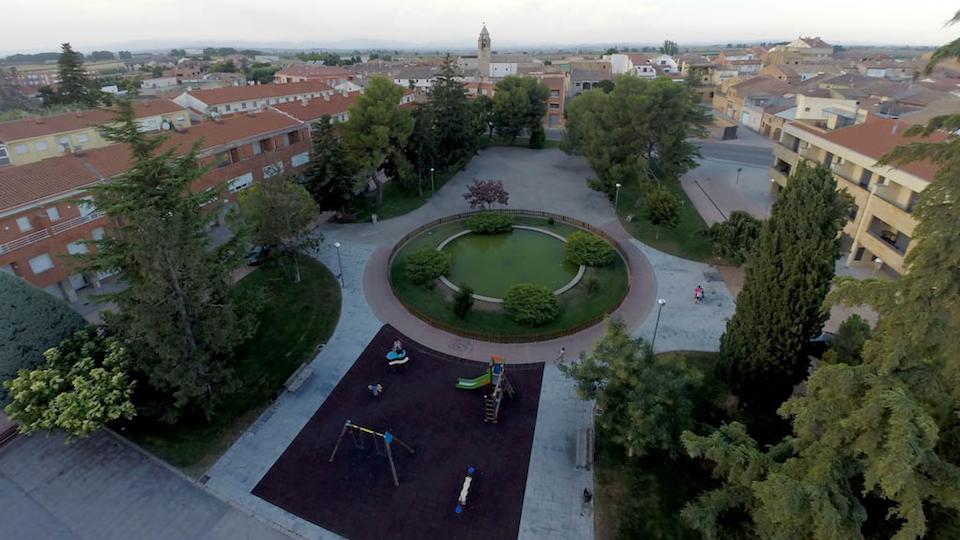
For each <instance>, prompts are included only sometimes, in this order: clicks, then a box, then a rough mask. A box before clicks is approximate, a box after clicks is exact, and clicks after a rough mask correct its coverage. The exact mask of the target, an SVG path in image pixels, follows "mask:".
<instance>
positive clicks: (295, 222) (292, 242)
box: [237, 171, 323, 283]
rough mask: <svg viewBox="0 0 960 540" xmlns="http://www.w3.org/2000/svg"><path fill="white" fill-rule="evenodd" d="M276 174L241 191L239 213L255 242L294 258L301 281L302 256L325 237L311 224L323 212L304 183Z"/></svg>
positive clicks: (294, 268) (273, 251) (283, 255)
mask: <svg viewBox="0 0 960 540" xmlns="http://www.w3.org/2000/svg"><path fill="white" fill-rule="evenodd" d="M278 173H279V171H278V172H277V174H274V175H273V176H271V177H270V178H265V179H263V180H261V181H260V182H257V183H255V184H254V185H253V186H252V187H251V188H250V189H247V190H244V191H242V192H240V195H239V197H238V198H237V202H239V203H240V204H239V206H240V216H241V217H242V218H243V221H244V222H245V223H246V224H247V225H248V226H249V227H250V229H251V231H252V233H253V241H254V243H255V244H256V245H259V246H266V247H268V248H269V250H270V253H271V254H275V255H277V256H280V257H289V258H290V260H291V261H293V275H294V281H295V282H297V283H300V255H301V254H302V253H303V251H304V250H307V249H311V248H316V247H317V246H318V245H320V242H321V241H322V238H323V237H322V236H318V235H315V234H314V233H313V230H312V229H310V228H309V226H310V224H311V223H312V222H313V221H314V220H315V219H316V218H317V216H319V215H320V207H319V205H317V201H315V200H314V199H313V197H311V196H310V192H309V191H307V190H306V189H304V188H303V187H302V186H299V185H297V184H294V183H293V182H291V181H290V180H289V179H287V178H285V177H284V176H283V175H281V174H278Z"/></svg>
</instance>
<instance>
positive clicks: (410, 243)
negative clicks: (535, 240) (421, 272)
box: [390, 212, 629, 342]
mask: <svg viewBox="0 0 960 540" xmlns="http://www.w3.org/2000/svg"><path fill="white" fill-rule="evenodd" d="M531 214H542V213H539V212H531ZM513 217H514V224H516V225H526V226H531V227H536V228H538V229H542V230H545V231H549V232H552V233H555V234H558V235H560V236H563V237H564V238H566V237H569V236H570V235H571V234H573V233H574V232H576V231H581V230H584V229H582V228H580V227H577V226H574V225H572V224H570V223H565V222H563V221H562V219H565V218H563V217H562V216H556V219H555V220H554V222H553V223H550V222H549V221H548V219H547V216H545V215H543V216H542V217H537V216H534V215H514V216H513ZM570 221H574V220H570ZM464 230H467V227H466V223H465V221H464V220H463V219H457V220H453V221H449V222H445V223H442V224H438V225H436V226H434V227H432V228H428V229H426V230H423V231H421V232H420V233H419V234H417V235H415V236H414V237H413V238H410V239H409V240H407V241H406V242H403V241H401V243H400V244H398V248H395V249H396V252H395V254H394V256H393V258H392V260H391V264H390V281H391V285H392V288H393V291H394V294H396V295H397V298H398V299H399V300H400V301H401V303H402V304H404V305H405V307H407V309H408V310H410V311H411V312H412V313H413V314H414V315H416V316H418V317H419V318H420V319H422V320H424V321H425V322H427V323H429V324H431V325H433V326H436V327H438V328H440V329H442V330H445V331H448V332H451V333H455V334H458V335H461V336H464V337H469V338H472V339H480V340H484V341H498V342H526V341H540V340H545V339H552V338H555V337H561V336H563V335H569V334H572V333H575V332H578V331H580V330H583V329H584V328H587V327H589V326H592V325H594V324H597V323H599V322H601V321H602V319H603V316H604V315H606V314H609V313H611V312H613V311H614V310H615V309H616V308H617V307H618V306H619V305H620V302H621V301H622V300H623V298H624V297H625V296H626V294H627V291H628V290H629V268H628V267H627V264H626V262H625V261H624V258H623V256H622V255H620V254H619V253H618V256H617V257H615V258H614V262H613V263H612V264H610V265H608V266H605V267H601V268H587V269H586V271H585V274H584V276H583V278H582V279H581V280H580V281H579V282H578V283H577V284H576V286H574V287H573V288H571V289H570V290H568V291H566V292H564V293H563V294H561V295H560V296H558V297H557V300H558V303H559V307H560V314H559V315H558V316H557V318H556V319H554V320H552V321H551V322H549V323H547V324H545V325H543V326H539V327H525V326H521V325H519V324H517V323H515V322H514V321H512V320H511V319H509V318H508V317H507V316H505V315H504V314H503V313H501V312H499V311H498V310H485V309H478V307H476V306H475V307H474V308H473V309H472V310H470V312H468V313H467V316H466V317H465V318H463V319H458V318H456V317H454V315H453V308H452V303H451V302H450V298H449V296H450V295H449V294H448V293H445V291H444V289H446V287H445V286H444V285H442V284H441V283H440V282H439V281H437V282H436V283H435V284H434V286H433V287H427V286H422V285H416V284H414V283H412V282H411V281H409V280H408V279H407V276H406V272H405V271H404V267H403V258H404V256H405V255H406V254H409V253H412V252H414V251H416V250H419V249H422V248H436V247H437V246H438V245H439V244H440V243H441V242H443V241H444V240H445V239H447V238H449V237H450V236H452V235H453V234H456V233H457V232H460V231H464ZM615 247H616V246H615ZM591 281H595V282H597V283H598V284H599V286H598V287H597V290H596V291H594V292H593V294H588V288H589V283H590V282H591ZM478 303H479V302H478Z"/></svg>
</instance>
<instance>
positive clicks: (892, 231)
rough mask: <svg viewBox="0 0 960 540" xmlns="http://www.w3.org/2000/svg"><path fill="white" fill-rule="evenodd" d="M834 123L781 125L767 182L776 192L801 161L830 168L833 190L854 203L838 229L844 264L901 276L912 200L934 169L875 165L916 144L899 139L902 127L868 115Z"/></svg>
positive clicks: (929, 165) (938, 136)
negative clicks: (859, 121)
mask: <svg viewBox="0 0 960 540" xmlns="http://www.w3.org/2000/svg"><path fill="white" fill-rule="evenodd" d="M837 120H838V119H837V118H836V115H831V118H830V119H829V121H828V125H827V127H825V128H820V127H815V126H812V125H809V124H807V123H804V122H791V123H788V124H786V125H785V126H784V128H783V134H782V136H781V138H780V141H779V144H777V145H776V146H775V147H774V156H775V163H774V165H773V166H772V167H770V168H769V174H770V178H771V179H772V180H773V181H774V182H776V186H777V187H778V189H779V188H782V187H783V186H786V184H787V181H788V179H789V177H790V174H791V173H792V171H793V169H794V168H795V167H796V166H797V164H798V163H799V162H800V161H808V162H812V163H818V164H821V165H824V166H826V167H829V168H830V169H831V170H832V171H833V174H834V176H835V177H836V179H837V184H838V186H837V187H838V189H844V190H846V191H847V192H849V193H850V194H851V195H853V197H854V200H855V205H854V207H853V209H852V210H851V212H850V215H849V221H848V222H847V224H846V226H845V227H844V229H843V241H844V247H845V249H846V250H848V251H849V254H848V255H847V259H846V262H847V264H848V265H850V266H867V267H873V268H876V269H880V268H885V269H889V270H892V271H893V272H896V273H897V274H900V275H902V274H904V273H905V272H906V271H907V267H906V265H905V264H904V257H905V256H906V255H907V253H909V251H910V248H911V245H910V237H911V236H912V235H913V231H914V229H915V228H916V226H917V221H916V219H914V217H913V210H914V207H915V205H916V202H917V195H918V194H919V193H920V192H921V191H923V190H924V189H925V188H926V187H927V186H928V185H929V184H930V182H931V181H932V180H933V177H934V174H935V173H936V172H937V166H936V165H934V164H933V163H931V162H929V161H923V162H917V163H911V164H907V165H904V166H902V167H881V166H878V165H877V164H876V163H877V160H878V159H880V158H881V157H882V156H883V155H884V154H886V153H887V152H889V151H890V150H892V149H893V148H894V147H896V146H898V145H903V144H909V143H911V142H914V141H917V140H921V139H920V138H917V137H914V138H905V137H903V130H904V129H906V128H907V127H909V126H908V124H906V123H901V122H898V121H897V120H892V119H887V118H880V117H876V116H869V117H868V118H867V121H866V122H864V123H862V124H859V125H855V126H851V127H845V128H841V129H835V127H836V123H837ZM946 139H947V135H946V134H945V133H935V134H933V135H932V136H930V137H928V138H927V139H922V140H926V141H932V142H940V141H944V140H946Z"/></svg>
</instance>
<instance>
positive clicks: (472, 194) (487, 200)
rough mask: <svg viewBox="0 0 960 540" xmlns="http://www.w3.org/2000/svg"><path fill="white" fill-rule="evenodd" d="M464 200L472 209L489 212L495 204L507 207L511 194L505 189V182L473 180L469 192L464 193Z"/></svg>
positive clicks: (468, 188) (468, 187)
mask: <svg viewBox="0 0 960 540" xmlns="http://www.w3.org/2000/svg"><path fill="white" fill-rule="evenodd" d="M463 198H464V199H465V200H466V201H467V202H468V203H469V204H470V208H471V209H474V210H475V209H477V208H479V209H481V210H487V209H489V208H492V207H493V205H494V204H502V205H504V206H506V205H507V201H509V200H510V194H509V193H507V190H505V189H503V182H502V181H500V180H483V181H480V180H477V179H476V178H474V179H473V184H472V185H468V186H467V191H465V192H464V193H463Z"/></svg>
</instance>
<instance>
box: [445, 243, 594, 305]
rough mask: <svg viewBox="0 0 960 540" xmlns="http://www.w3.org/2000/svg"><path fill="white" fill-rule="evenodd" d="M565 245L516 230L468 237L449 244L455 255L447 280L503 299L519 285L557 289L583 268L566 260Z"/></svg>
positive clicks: (448, 249)
mask: <svg viewBox="0 0 960 540" xmlns="http://www.w3.org/2000/svg"><path fill="white" fill-rule="evenodd" d="M563 245H564V244H563V242H561V241H560V240H558V239H556V238H554V237H552V236H549V235H546V234H543V233H538V232H535V231H528V230H524V229H514V230H513V231H511V232H509V233H504V234H473V233H471V234H466V235H464V236H461V237H460V238H457V239H456V240H454V241H452V242H450V243H449V244H447V245H446V246H445V247H444V248H443V251H444V252H446V253H449V254H450V256H451V261H450V272H448V273H447V279H449V280H450V281H451V282H453V284H455V285H457V286H459V285H460V284H462V283H466V284H467V285H470V286H471V287H472V288H473V291H474V293H475V294H479V295H483V296H491V297H493V298H503V297H504V295H506V294H507V290H508V289H510V287H511V286H512V285H516V284H517V283H533V284H535V285H543V286H545V287H548V288H549V289H551V290H554V291H555V290H557V289H559V288H560V287H563V286H564V285H566V284H567V283H569V282H570V280H571V279H573V278H574V276H576V275H577V271H578V270H579V268H580V267H578V266H577V265H575V264H573V263H570V262H567V261H566V260H564V254H563Z"/></svg>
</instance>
